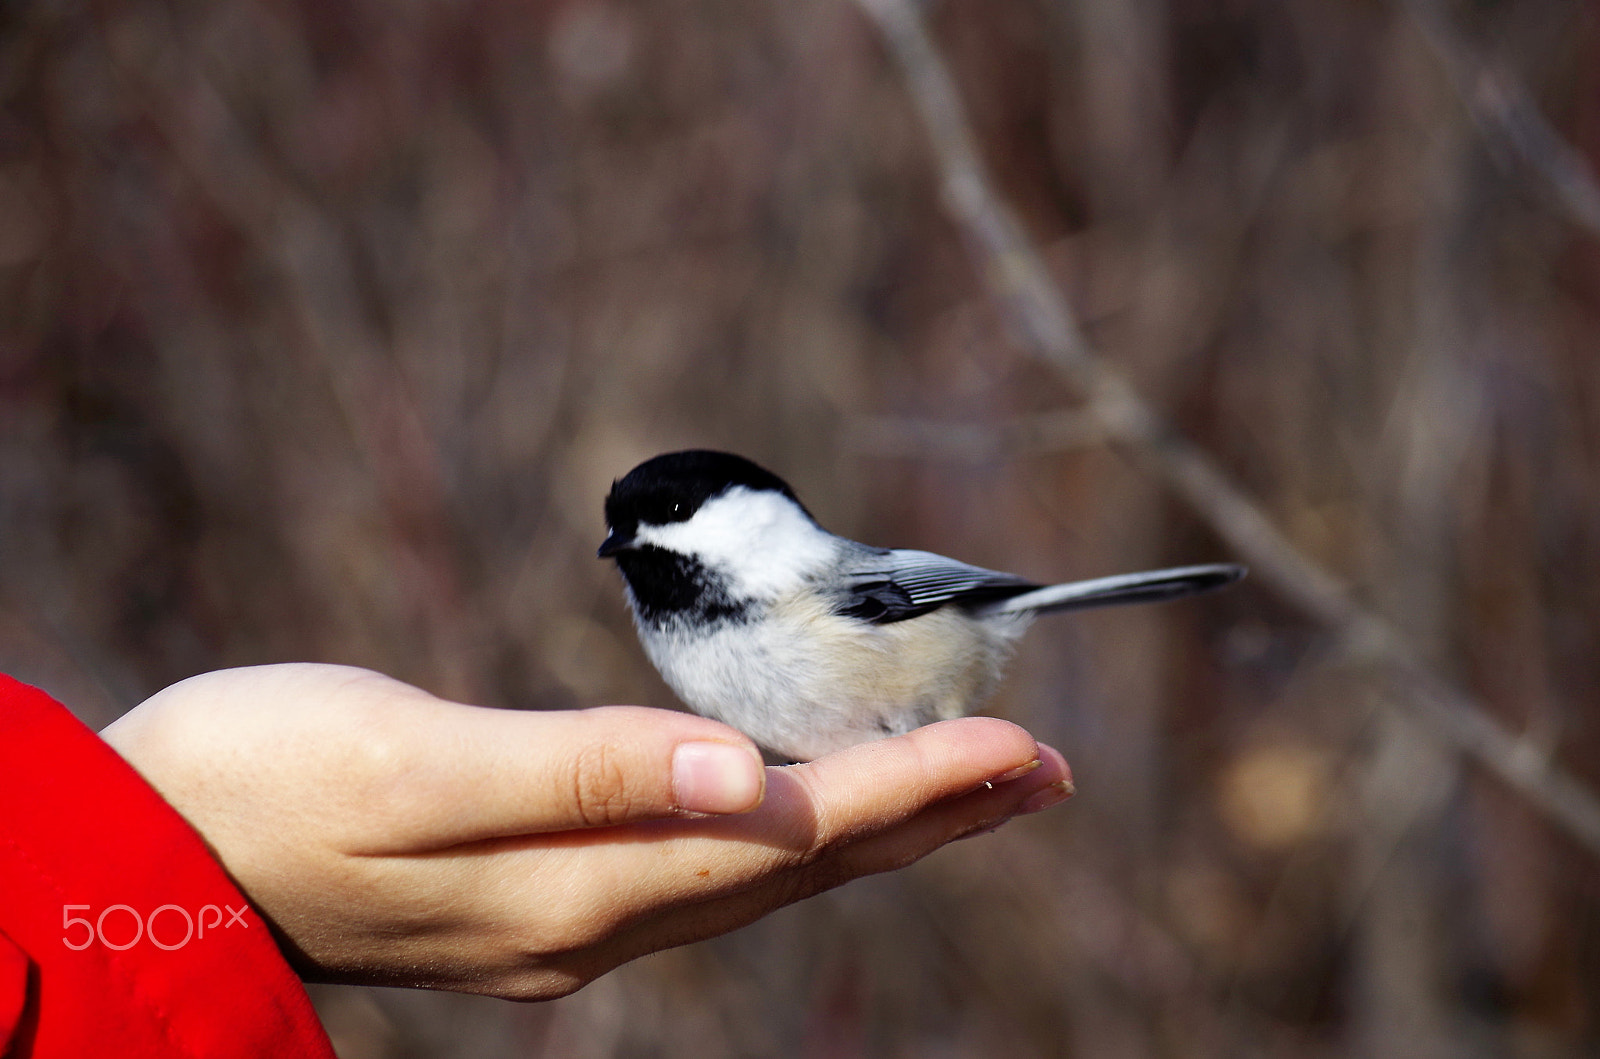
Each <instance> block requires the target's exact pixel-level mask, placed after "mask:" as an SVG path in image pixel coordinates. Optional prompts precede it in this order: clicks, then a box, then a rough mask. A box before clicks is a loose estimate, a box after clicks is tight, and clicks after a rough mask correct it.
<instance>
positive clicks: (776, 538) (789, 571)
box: [636, 487, 837, 599]
mask: <svg viewBox="0 0 1600 1059" xmlns="http://www.w3.org/2000/svg"><path fill="white" fill-rule="evenodd" d="M636 536H637V538H638V540H639V541H641V542H642V543H645V544H653V545H655V546H657V547H659V548H665V549H666V550H668V551H672V552H677V553H678V554H680V555H689V556H693V557H695V558H696V559H698V560H699V561H700V562H701V563H703V564H705V566H707V567H708V568H709V569H711V570H713V571H715V572H717V573H719V574H721V575H722V576H723V577H725V578H727V580H728V582H729V584H728V587H729V588H730V589H731V590H732V591H733V592H734V593H735V594H736V595H739V596H743V597H751V598H758V599H762V598H767V599H770V598H775V597H777V596H781V595H784V594H786V593H788V592H792V591H794V590H795V589H796V588H798V587H799V586H800V585H801V583H802V582H803V581H804V580H805V578H806V577H808V576H810V575H812V574H814V573H815V572H816V571H818V570H821V569H823V568H825V567H826V566H827V564H828V563H829V562H831V561H832V560H833V558H834V555H835V552H836V548H837V545H836V543H835V540H834V537H833V536H832V535H831V534H829V533H828V532H827V531H826V530H823V529H821V528H820V527H818V526H817V524H816V523H814V522H812V521H811V520H810V519H808V518H806V516H805V515H804V514H803V513H801V511H800V509H799V508H797V507H796V506H795V505H794V504H793V503H791V502H790V501H789V500H788V499H787V498H786V497H784V496H782V495H780V494H778V493H770V492H766V491H754V490H750V489H745V488H742V487H737V488H734V489H730V490H729V491H728V492H726V493H724V494H723V495H722V496H719V497H717V498H716V499H715V500H709V501H707V502H706V503H705V504H704V505H703V506H702V507H701V508H700V510H699V511H696V512H695V513H694V517H693V518H690V519H688V520H686V521H684V522H673V523H669V524H667V525H665V526H652V525H648V524H646V525H641V526H640V527H639V530H638V533H637V534H636Z"/></svg>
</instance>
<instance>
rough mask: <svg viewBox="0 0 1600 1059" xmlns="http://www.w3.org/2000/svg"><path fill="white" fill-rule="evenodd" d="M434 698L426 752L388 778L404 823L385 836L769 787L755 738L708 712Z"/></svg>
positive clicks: (719, 799)
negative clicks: (488, 704)
mask: <svg viewBox="0 0 1600 1059" xmlns="http://www.w3.org/2000/svg"><path fill="white" fill-rule="evenodd" d="M435 701H436V703H437V705H438V706H439V707H440V708H441V709H440V712H439V714H438V715H437V716H436V717H434V718H430V721H431V722H432V723H430V724H427V725H425V726H422V730H418V731H416V733H415V734H416V735H417V736H418V741H417V746H418V747H419V749H420V750H421V752H420V753H418V754H417V755H416V756H415V757H412V759H411V761H410V762H408V766H409V767H406V768H404V769H403V770H400V771H397V772H396V773H394V774H392V776H391V778H390V779H389V780H388V781H387V782H386V784H385V787H386V790H385V791H384V795H383V803H384V804H385V805H386V806H387V808H388V811H387V812H386V813H385V816H387V817H389V819H390V820H391V821H396V820H398V821H403V822H404V824H403V827H402V828H401V829H400V830H398V831H396V830H393V829H391V831H390V832H389V836H388V840H387V841H386V842H385V845H390V844H391V843H392V842H395V841H398V842H399V843H401V844H402V845H404V846H407V847H409V848H411V849H417V848H433V849H438V848H442V847H444V846H449V845H456V844H459V843H462V842H471V841H478V840H483V839H489V838H499V837H504V836H508V835H525V834H533V833H542V832H552V831H568V830H574V829H579V828H591V827H610V826H615V825H618V824H625V823H632V822H636V821H642V820H653V819H660V818H662V817H670V816H681V815H684V814H718V815H721V814H730V813H744V812H748V811H750V810H752V809H754V808H756V807H757V806H758V805H760V804H761V799H762V796H763V794H764V793H765V789H766V770H765V769H764V768H763V766H762V762H761V754H760V752H759V751H758V750H757V749H756V747H755V744H753V743H752V742H751V741H750V740H749V739H748V738H746V737H745V736H744V735H742V734H741V733H739V732H737V731H735V730H734V729H732V728H729V727H728V726H727V725H724V724H720V723H718V722H716V721H712V720H709V719H707V718H704V717H696V716H693V715H691V714H685V713H674V712H671V711H668V710H653V709H646V708H644V707H638V706H602V707H597V708H594V709H588V710H561V711H549V712H522V711H514V710H494V709H484V708H481V707H474V706H462V705H458V704H456V703H444V702H438V700H435ZM407 756H408V757H410V756H411V755H407ZM390 851H392V850H390Z"/></svg>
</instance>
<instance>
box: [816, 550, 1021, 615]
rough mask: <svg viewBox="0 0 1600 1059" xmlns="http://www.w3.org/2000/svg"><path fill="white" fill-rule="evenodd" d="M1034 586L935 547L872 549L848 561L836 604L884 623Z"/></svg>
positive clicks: (849, 612) (841, 610) (844, 610)
mask: <svg viewBox="0 0 1600 1059" xmlns="http://www.w3.org/2000/svg"><path fill="white" fill-rule="evenodd" d="M1038 587H1039V585H1038V584H1037V583H1035V582H1033V581H1026V580H1023V579H1022V578H1020V577H1017V576H1016V575H1015V574H1003V573H1000V572H999V571H996V570H985V569H984V568H983V567H981V566H969V565H968V564H966V563H962V562H957V561H956V560H954V559H950V558H947V557H945V556H943V555H935V554H934V553H933V552H919V551H912V550H910V549H903V548H902V549H893V550H889V549H883V550H879V549H872V550H870V551H867V552H865V554H864V555H863V556H862V557H861V559H860V560H859V561H858V562H856V563H852V564H851V569H850V576H849V578H848V580H847V582H846V586H845V591H844V595H843V598H842V599H841V600H840V602H839V604H838V606H837V607H836V608H835V609H836V610H837V612H838V613H840V614H843V615H845V616H846V617H851V618H857V619H860V620H861V621H866V622H871V623H873V624H874V625H887V624H888V623H890V622H895V621H904V620H906V619H907V618H915V617H917V616H918V615H921V614H926V613H928V612H929V611H932V610H937V609H939V608H940V607H942V606H944V605H946V604H948V603H957V604H967V605H971V604H979V603H992V602H994V601H996V600H1001V599H1005V598H1007V597H1008V596H1014V595H1017V594H1019V593H1022V592H1027V591H1030V590H1032V589H1035V588H1038Z"/></svg>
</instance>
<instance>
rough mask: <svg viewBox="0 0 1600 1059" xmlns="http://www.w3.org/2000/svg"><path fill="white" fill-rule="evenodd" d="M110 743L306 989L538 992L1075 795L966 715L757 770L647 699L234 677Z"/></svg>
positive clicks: (361, 675)
mask: <svg viewBox="0 0 1600 1059" xmlns="http://www.w3.org/2000/svg"><path fill="white" fill-rule="evenodd" d="M102 735H103V737H104V738H105V739H106V741H107V742H108V743H110V745H111V746H112V747H113V748H115V749H116V750H117V751H118V752H119V753H120V754H122V756H123V757H124V758H126V759H127V760H128V761H129V762H130V763H131V764H132V765H133V767H134V768H136V769H137V770H138V771H139V772H140V773H141V774H142V775H143V776H144V777H145V779H146V780H147V781H149V782H150V784H151V785H152V786H154V787H155V789H156V790H158V791H159V792H160V793H161V794H162V796H163V797H165V798H166V800H167V801H168V802H169V803H171V804H172V805H173V806H174V807H175V808H176V809H177V810H178V811H179V812H180V813H182V814H183V815H184V817H185V818H186V819H188V821H189V822H190V823H191V824H192V825H193V826H194V827H195V828H196V830H198V831H199V832H200V834H201V835H202V836H204V837H205V839H206V841H207V842H208V843H210V845H211V847H212V849H213V850H215V852H216V854H217V856H218V857H219V859H220V860H221V861H222V863H223V865H224V866H225V867H226V868H227V869H228V871H229V872H230V873H231V874H232V875H233V877H234V879H235V880H236V881H237V882H238V884H239V886H240V887H241V889H243V890H244V892H245V894H246V895H247V896H248V897H249V898H250V899H251V901H252V903H253V904H254V905H255V907H256V908H257V910H258V911H259V912H260V913H261V914H262V915H263V916H264V917H266V918H267V919H268V920H269V921H271V922H272V923H273V924H274V925H275V927H276V928H277V930H278V932H279V936H280V943H281V945H282V946H283V948H284V949H285V950H286V953H287V954H288V956H289V958H290V960H291V962H292V963H293V964H294V965H295V967H296V969H297V971H299V972H300V973H301V974H302V975H303V976H305V977H307V978H310V979H314V980H323V981H341V982H362V983H368V984H381V985H404V986H419V987H426V988H435V989H451V990H456V991H461V992H473V993H487V994H492V995H495V996H502V997H509V998H516V999H525V1000H538V999H548V998H552V997H557V996H562V995H564V994H566V993H570V992H572V991H573V990H575V989H578V988H580V987H581V986H583V985H585V984H587V983H588V982H590V981H592V980H594V979H595V978H597V977H599V976H600V975H602V974H604V973H605V972H607V971H609V970H611V969H612V968H614V967H616V966H617V965H619V964H621V963H624V962H626V961H628V960H630V959H633V958H635V957H637V956H641V955H644V954H645V953H647V952H653V951H656V950H658V949H664V948H669V947H671V946H674V945H680V944H684V943H686V942H690V941H696V940H699V939H702V938H707V937H711V936H713V935H716V934H720V933H724V932H726V931H729V930H733V929H734V928H736V927H739V926H743V925H744V924H746V923H750V922H752V921H754V920H756V919H759V918H760V917H761V916H763V915H765V914H767V913H768V912H771V911H773V910H775V909H777V908H780V907H782V906H784V905H786V904H789V903H791V902H794V901H798V900H800V899H802V898H805V897H809V896H811V895H812V894H815V893H818V892H820V891H822V890H826V889H829V888H831V887H834V886H838V885H840V884H841V883H844V882H847V881H849V880H851V879H854V878H856V877H858V876H862V875H869V874H872V873H874V872H881V871H888V870H890V869H893V868H898V867H902V866H904V865H906V864H909V863H911V862H912V861H915V860H917V859H919V858H920V857H922V856H924V855H926V854H927V853H930V852H932V851H933V850H934V849H937V848H938V847H940V846H942V845H944V844H945V843H946V842H949V841H951V840H952V839H956V838H960V837H962V836H964V835H969V834H973V833H975V832H978V831H982V830H985V829H990V828H994V827H996V826H998V825H999V824H1000V823H1003V822H1004V821H1005V820H1007V819H1009V818H1010V817H1011V816H1013V815H1016V814H1017V813H1019V812H1028V811H1033V810H1036V809H1040V808H1044V807H1046V806H1048V805H1051V804H1054V803H1055V802H1057V801H1060V800H1061V799H1063V798H1065V797H1066V796H1067V794H1068V793H1070V790H1071V781H1070V773H1069V772H1068V770H1067V765H1066V762H1065V761H1064V760H1063V759H1062V757H1061V755H1060V754H1059V753H1057V752H1056V751H1054V750H1052V749H1050V748H1049V747H1045V746H1041V745H1039V744H1036V743H1035V742H1034V740H1033V739H1032V738H1031V737H1030V736H1029V735H1028V734H1027V733H1026V732H1024V731H1023V730H1022V729H1020V728H1018V727H1016V726H1015V725H1012V724H1009V723H1007V722H1004V721H1000V720H995V719H993V718H983V717H970V718H964V719H961V720H955V721H946V722H943V723H941V724H936V725H932V726H929V727H927V728H923V729H919V730H918V731H915V732H912V733H910V734H909V735H905V736H901V737H898V738H894V739H886V740H881V741H878V742H874V743H866V744H862V745H860V746H856V747H852V748H850V749H848V750H844V751H840V752H839V753H836V754H831V755H828V756H827V757H823V758H819V759H817V760H816V761H813V762H810V763H808V764H804V765H792V766H788V767H784V768H777V767H773V768H765V769H763V768H762V766H761V762H760V757H759V754H758V753H757V751H756V749H755V747H754V746H753V745H752V744H751V743H750V741H749V740H748V739H746V738H745V737H744V736H743V735H741V734H740V733H738V732H736V731H735V730H733V729H732V728H729V727H727V726H725V725H722V724H719V723H717V722H715V721H711V720H707V719H705V718H702V717H696V716H693V715H691V714H684V713H674V712H670V711H666V710H650V709H644V708H640V707H627V706H612V707H601V708H597V709H590V710H578V711H555V712H522V711H513V710H493V709H484V708H481V707H474V706H464V705H461V704H458V703H453V702H448V701H445V700H442V699H438V698H435V697H434V696H432V695H429V694H428V693H427V692H424V691H421V690H420V689H417V688H414V687H411V686H409V685H406V684H402V683H400V682H399V681H396V680H392V679H390V678H388V677H385V676H382V675H381V674H378V673H374V672H370V671H368V670H362V669H352V668H347V667H343V666H329V665H313V664H294V665H278V666H261V667H256V668H251V669H232V670H223V671H219V672H215V673H206V674H203V675H201V676H197V677H193V678H191V679H189V680H185V681H183V682H181V683H179V684H174V685H173V686H172V687H170V688H167V689H166V690H164V691H162V692H160V693H158V694H156V695H155V696H153V697H151V698H150V699H148V700H146V701H145V702H144V703H143V704H141V705H139V706H138V707H136V708H135V709H133V710H131V711H130V712H129V713H128V714H126V715H125V716H124V717H122V718H121V719H120V720H118V721H117V722H116V723H114V724H112V725H111V726H110V727H108V728H107V729H106V730H105V731H104V732H103V733H102Z"/></svg>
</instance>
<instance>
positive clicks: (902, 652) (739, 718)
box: [640, 594, 1028, 761]
mask: <svg viewBox="0 0 1600 1059" xmlns="http://www.w3.org/2000/svg"><path fill="white" fill-rule="evenodd" d="M1027 624H1028V619H1027V618H1026V617H1025V616H1019V617H1017V618H1013V619H1010V620H1001V621H994V620H988V621H977V620H974V619H972V618H971V617H970V616H968V615H966V614H964V613H962V612H960V611H957V610H954V609H949V608H947V609H944V610H937V611H934V612H932V613H930V614H925V615H922V616H921V617H917V618H911V619H909V620H906V621H901V622H892V623H889V624H886V625H872V624H868V623H865V622H860V621H856V620H854V619H850V618H843V617H840V616H838V615H836V614H833V613H831V611H829V610H828V608H827V606H826V604H825V603H824V602H823V601H822V600H820V599H817V598H816V597H814V596H810V595H809V594H802V595H799V596H795V597H791V598H790V599H788V600H786V601H783V602H780V603H778V604H777V605H775V606H773V607H772V608H771V609H770V610H769V611H768V612H767V613H766V614H765V615H762V616H760V617H759V618H758V619H757V620H753V621H748V622H735V623H728V624H726V625H720V626H715V627H712V628H709V629H706V628H700V629H695V630H692V631H690V630H687V629H685V628H684V627H682V626H677V625H668V626H667V627H665V628H661V629H654V628H648V627H644V626H641V628H640V640H641V641H642V642H643V644H644V647H645V650H646V652H647V653H648V654H649V656H650V660H651V661H652V662H654V663H655V665H656V668H657V669H658V670H660V672H661V675H662V677H663V678H665V680H666V681H667V683H668V684H669V685H670V686H671V687H672V689H673V691H675V692H676V693H677V694H678V697H679V698H681V699H682V700H683V701H684V703H685V704H686V705H688V706H689V708H690V709H692V710H694V711H695V712H696V713H700V714H704V715H705V716H707V717H714V718H716V719H717V720H720V721H723V722H724V723H726V724H730V725H732V726H733V727H735V728H737V729H739V730H740V731H742V732H744V733H745V734H746V735H748V736H750V738H752V739H754V740H755V741H756V742H757V743H759V744H761V745H762V746H764V747H766V748H767V749H769V750H772V751H774V752H775V753H777V754H780V755H783V756H786V757H790V758H793V759H795V760H799V761H808V760H810V759H812V758H815V757H820V756H821V755H823V754H826V753H829V752H831V751H834V750H840V749H843V748H844V747H847V746H851V745H854V744H856V743H860V742H865V741H866V740H869V739H877V738H881V737H883V736H887V735H899V734H901V733H903V732H908V731H910V730H911V729H913V728H917V727H920V726H921V725H924V724H930V723H932V722H934V721H938V720H944V719H946V718H950V717H958V716H961V715H962V714H966V713H970V712H971V711H972V710H974V709H976V708H977V707H978V706H979V705H980V704H981V703H982V701H983V699H984V698H985V697H987V695H988V693H989V691H990V690H992V688H993V686H994V684H995V682H996V680H997V679H998V678H999V674H1000V667H1001V665H1002V664H1003V663H1004V661H1005V658H1006V656H1007V654H1008V653H1009V649H1010V645H1011V642H1012V641H1013V640H1014V639H1015V638H1016V637H1017V636H1018V635H1020V634H1021V632H1022V630H1023V629H1024V628H1025V627H1026V625H1027Z"/></svg>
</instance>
